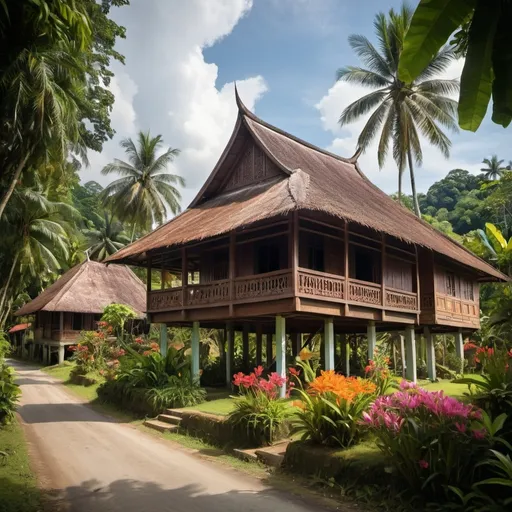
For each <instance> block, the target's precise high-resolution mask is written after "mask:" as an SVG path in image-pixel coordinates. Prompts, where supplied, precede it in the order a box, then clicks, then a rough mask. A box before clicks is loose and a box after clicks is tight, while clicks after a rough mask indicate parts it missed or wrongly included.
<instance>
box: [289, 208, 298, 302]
mask: <svg viewBox="0 0 512 512" xmlns="http://www.w3.org/2000/svg"><path fill="white" fill-rule="evenodd" d="M288 260H289V268H290V269H291V271H292V291H293V293H294V295H297V272H298V268H299V212H298V211H297V210H295V211H294V212H292V214H291V215H290V231H289V236H288Z"/></svg>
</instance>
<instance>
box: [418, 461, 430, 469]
mask: <svg viewBox="0 0 512 512" xmlns="http://www.w3.org/2000/svg"><path fill="white" fill-rule="evenodd" d="M418 464H419V466H420V468H421V469H428V462H427V461H426V460H423V459H421V460H419V461H418Z"/></svg>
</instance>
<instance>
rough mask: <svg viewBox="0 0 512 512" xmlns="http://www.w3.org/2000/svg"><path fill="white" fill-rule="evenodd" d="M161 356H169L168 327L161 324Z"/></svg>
mask: <svg viewBox="0 0 512 512" xmlns="http://www.w3.org/2000/svg"><path fill="white" fill-rule="evenodd" d="M160 354H162V355H163V356H164V357H166V356H167V325H166V324H160Z"/></svg>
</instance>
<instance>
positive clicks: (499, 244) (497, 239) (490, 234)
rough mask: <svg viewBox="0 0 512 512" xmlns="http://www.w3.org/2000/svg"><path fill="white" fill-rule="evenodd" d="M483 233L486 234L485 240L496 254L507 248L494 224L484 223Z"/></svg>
mask: <svg viewBox="0 0 512 512" xmlns="http://www.w3.org/2000/svg"><path fill="white" fill-rule="evenodd" d="M485 232H486V234H487V238H489V240H490V241H491V243H492V245H493V247H494V248H495V249H496V252H502V251H503V250H504V249H506V248H507V241H506V240H505V238H504V236H503V234H502V233H501V231H500V230H499V229H498V228H497V227H496V226H495V225H494V224H491V223H490V222H486V223H485Z"/></svg>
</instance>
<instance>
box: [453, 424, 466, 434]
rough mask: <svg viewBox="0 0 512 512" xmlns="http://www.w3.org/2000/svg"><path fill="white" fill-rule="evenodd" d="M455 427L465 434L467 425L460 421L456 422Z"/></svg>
mask: <svg viewBox="0 0 512 512" xmlns="http://www.w3.org/2000/svg"><path fill="white" fill-rule="evenodd" d="M455 428H456V429H457V430H458V431H459V432H460V433H461V434H464V433H465V432H466V425H464V424H463V423H459V422H456V423H455Z"/></svg>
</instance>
